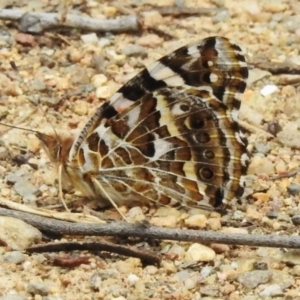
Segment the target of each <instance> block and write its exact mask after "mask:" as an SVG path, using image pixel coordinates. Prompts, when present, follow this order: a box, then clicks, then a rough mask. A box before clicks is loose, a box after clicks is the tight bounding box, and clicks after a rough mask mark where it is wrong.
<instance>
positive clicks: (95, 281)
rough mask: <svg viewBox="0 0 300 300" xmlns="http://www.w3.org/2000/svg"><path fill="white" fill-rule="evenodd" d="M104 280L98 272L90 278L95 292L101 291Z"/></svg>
mask: <svg viewBox="0 0 300 300" xmlns="http://www.w3.org/2000/svg"><path fill="white" fill-rule="evenodd" d="M101 283H102V278H101V276H100V274H99V273H98V272H95V273H94V274H93V275H92V276H91V277H90V286H91V288H92V289H93V290H94V291H99V290H100V289H101Z"/></svg>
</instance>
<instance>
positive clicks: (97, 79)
mask: <svg viewBox="0 0 300 300" xmlns="http://www.w3.org/2000/svg"><path fill="white" fill-rule="evenodd" d="M91 82H92V84H93V85H94V87H96V88H97V87H100V86H102V85H104V84H105V83H106V82H107V77H106V76H105V75H104V74H96V75H94V76H93V77H92V80H91Z"/></svg>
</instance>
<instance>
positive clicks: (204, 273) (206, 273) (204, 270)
mask: <svg viewBox="0 0 300 300" xmlns="http://www.w3.org/2000/svg"><path fill="white" fill-rule="evenodd" d="M211 270H212V267H203V268H202V269H201V272H200V274H201V275H202V276H203V277H207V276H209V274H210V273H211Z"/></svg>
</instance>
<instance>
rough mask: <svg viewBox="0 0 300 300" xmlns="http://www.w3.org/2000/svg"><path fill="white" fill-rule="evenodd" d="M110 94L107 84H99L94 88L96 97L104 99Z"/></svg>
mask: <svg viewBox="0 0 300 300" xmlns="http://www.w3.org/2000/svg"><path fill="white" fill-rule="evenodd" d="M110 95H111V90H110V88H109V87H108V86H100V87H98V88H97V89H96V97H97V98H100V99H106V98H108V97H109V96H110Z"/></svg>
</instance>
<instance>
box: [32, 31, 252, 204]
mask: <svg viewBox="0 0 300 300" xmlns="http://www.w3.org/2000/svg"><path fill="white" fill-rule="evenodd" d="M247 77H248V68H247V64H246V62H245V58H244V56H243V54H242V51H241V49H240V47H239V46H238V45H236V44H235V43H234V42H232V41H230V40H229V39H227V38H225V37H208V38H206V39H204V40H201V41H199V42H196V43H192V44H190V45H188V46H185V47H181V48H179V49H177V50H176V51H174V52H172V53H170V54H168V55H166V56H164V57H162V58H161V59H159V60H158V61H157V62H155V63H154V64H152V65H151V66H149V67H147V68H145V69H144V70H142V71H141V72H140V73H139V74H138V75H137V76H135V77H134V78H133V79H131V80H129V81H128V82H127V83H126V84H125V85H124V86H122V87H121V88H120V89H119V90H118V91H117V92H116V93H115V94H114V95H113V96H112V97H111V98H110V99H109V100H108V101H106V102H104V103H103V104H102V105H101V106H100V107H99V108H97V109H96V111H95V113H94V114H93V115H92V117H91V118H90V119H89V121H88V122H87V123H86V125H85V126H84V127H83V129H82V130H81V132H80V133H79V135H78V136H77V137H76V138H75V139H73V138H67V139H62V140H61V141H59V142H58V140H57V136H55V137H52V136H50V135H45V134H43V133H37V136H38V138H39V139H40V140H41V142H42V144H43V146H44V148H45V150H46V152H47V153H48V155H49V157H50V158H51V160H52V161H54V162H55V163H57V164H58V165H59V166H60V167H61V173H62V174H63V177H62V178H63V179H65V180H68V181H69V182H70V183H71V184H72V185H73V187H74V188H75V189H78V190H79V191H81V192H82V194H83V195H84V196H86V197H88V198H90V199H97V200H98V203H99V206H102V207H104V206H106V205H109V204H113V205H114V206H115V207H118V206H119V205H121V204H123V205H127V204H130V203H132V202H136V201H138V202H142V203H146V204H147V203H156V204H161V205H173V204H180V205H182V206H187V207H201V208H217V207H221V206H224V205H228V204H229V203H230V202H231V201H232V199H234V198H239V197H240V196H241V195H242V194H243V190H244V175H245V173H246V171H247V166H248V157H247V151H246V147H247V141H246V138H245V136H244V135H243V133H242V132H241V130H240V128H239V125H238V111H239V108H240V104H241V102H240V101H241V100H240V99H241V95H242V93H243V92H244V91H245V88H246V79H247Z"/></svg>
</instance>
